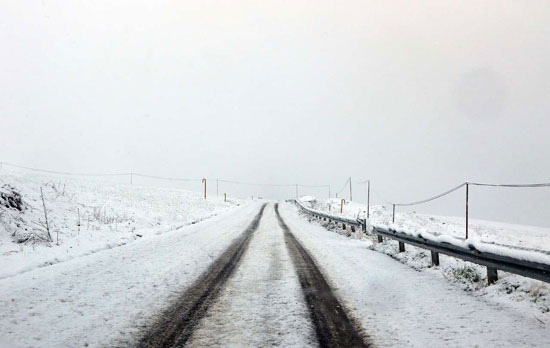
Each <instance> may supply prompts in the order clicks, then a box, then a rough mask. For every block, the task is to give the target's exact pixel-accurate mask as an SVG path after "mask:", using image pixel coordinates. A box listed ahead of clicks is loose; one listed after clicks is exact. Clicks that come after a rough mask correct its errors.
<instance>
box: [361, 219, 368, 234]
mask: <svg viewBox="0 0 550 348" xmlns="http://www.w3.org/2000/svg"><path fill="white" fill-rule="evenodd" d="M361 229H362V230H363V232H367V220H365V221H363V222H362V223H361Z"/></svg>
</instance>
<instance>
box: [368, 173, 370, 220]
mask: <svg viewBox="0 0 550 348" xmlns="http://www.w3.org/2000/svg"><path fill="white" fill-rule="evenodd" d="M369 217H370V180H367V219H368V218H369Z"/></svg>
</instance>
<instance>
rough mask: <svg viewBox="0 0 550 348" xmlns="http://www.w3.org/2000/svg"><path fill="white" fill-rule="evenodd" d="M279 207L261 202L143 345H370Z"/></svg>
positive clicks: (166, 313)
mask: <svg viewBox="0 0 550 348" xmlns="http://www.w3.org/2000/svg"><path fill="white" fill-rule="evenodd" d="M274 208H275V209H273V208H272V207H271V206H270V207H269V209H268V210H267V211H265V209H266V205H265V204H264V205H263V206H262V207H261V209H260V212H259V213H258V214H257V215H256V216H255V218H254V219H253V221H252V223H251V224H250V225H249V226H248V228H247V229H246V230H245V231H244V232H243V233H242V235H241V236H240V237H239V238H237V239H236V240H235V241H234V242H233V243H232V244H231V246H230V247H229V248H228V249H227V250H226V251H225V252H224V253H223V254H222V255H221V256H220V257H219V258H218V259H217V260H216V261H215V262H214V263H213V264H212V266H211V267H209V268H208V270H207V271H206V272H205V273H204V274H203V275H202V276H201V277H200V278H199V279H198V280H197V281H196V282H195V283H194V284H193V285H192V286H190V287H189V288H188V289H187V290H186V291H185V292H184V293H182V295H181V297H180V299H178V300H177V301H175V302H174V304H173V305H172V306H170V307H169V308H168V309H167V310H166V311H165V313H164V314H163V315H162V316H161V317H160V320H159V321H158V322H157V323H156V324H155V325H154V327H153V328H152V329H151V331H150V332H149V333H147V334H146V335H145V336H144V338H143V339H142V341H141V342H140V344H139V345H138V346H139V347H181V346H184V345H186V346H192V347H203V346H209V347H212V346H219V347H227V346H241V347H245V346H246V347H248V346H254V347H262V346H284V347H317V346H321V347H367V346H368V345H367V344H365V342H364V340H363V338H362V337H361V335H360V334H359V333H358V332H357V331H356V329H355V326H354V324H353V323H352V322H351V320H350V319H349V318H348V316H347V315H346V312H345V310H344V308H343V307H342V305H341V304H340V303H339V301H338V300H337V298H336V297H335V296H334V294H333V293H332V291H331V288H330V287H329V285H328V283H327V281H326V280H325V278H324V277H323V275H322V274H321V272H320V271H319V269H318V268H317V267H316V265H315V263H314V262H313V259H312V258H311V257H310V256H309V254H308V252H307V251H306V249H304V247H303V246H302V245H301V244H300V243H299V242H298V240H296V238H294V236H293V235H292V232H291V230H290V229H289V228H288V226H287V225H286V224H285V222H284V220H283V219H282V217H281V216H280V214H279V212H278V204H276V205H275V206H274ZM285 244H286V247H285Z"/></svg>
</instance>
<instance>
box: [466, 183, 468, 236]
mask: <svg viewBox="0 0 550 348" xmlns="http://www.w3.org/2000/svg"><path fill="white" fill-rule="evenodd" d="M468 196H469V185H468V183H466V239H468V201H469V197H468Z"/></svg>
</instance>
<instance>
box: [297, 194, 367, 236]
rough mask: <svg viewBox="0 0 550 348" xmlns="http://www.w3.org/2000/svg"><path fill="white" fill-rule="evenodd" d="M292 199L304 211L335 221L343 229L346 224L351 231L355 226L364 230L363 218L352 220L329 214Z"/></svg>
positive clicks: (319, 217)
mask: <svg viewBox="0 0 550 348" xmlns="http://www.w3.org/2000/svg"><path fill="white" fill-rule="evenodd" d="M293 201H294V203H296V205H298V206H299V207H300V208H302V209H303V210H304V211H306V212H308V213H309V214H310V215H313V216H315V217H316V218H318V219H323V220H325V221H333V222H336V223H341V224H342V227H343V228H344V229H346V225H349V226H350V228H351V230H352V231H355V228H356V227H361V228H362V229H363V231H365V232H366V225H365V220H363V219H357V220H353V219H350V218H346V217H343V216H334V215H330V214H325V213H323V212H321V211H318V210H314V209H310V208H307V207H305V206H304V205H303V204H302V203H300V201H298V200H293Z"/></svg>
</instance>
